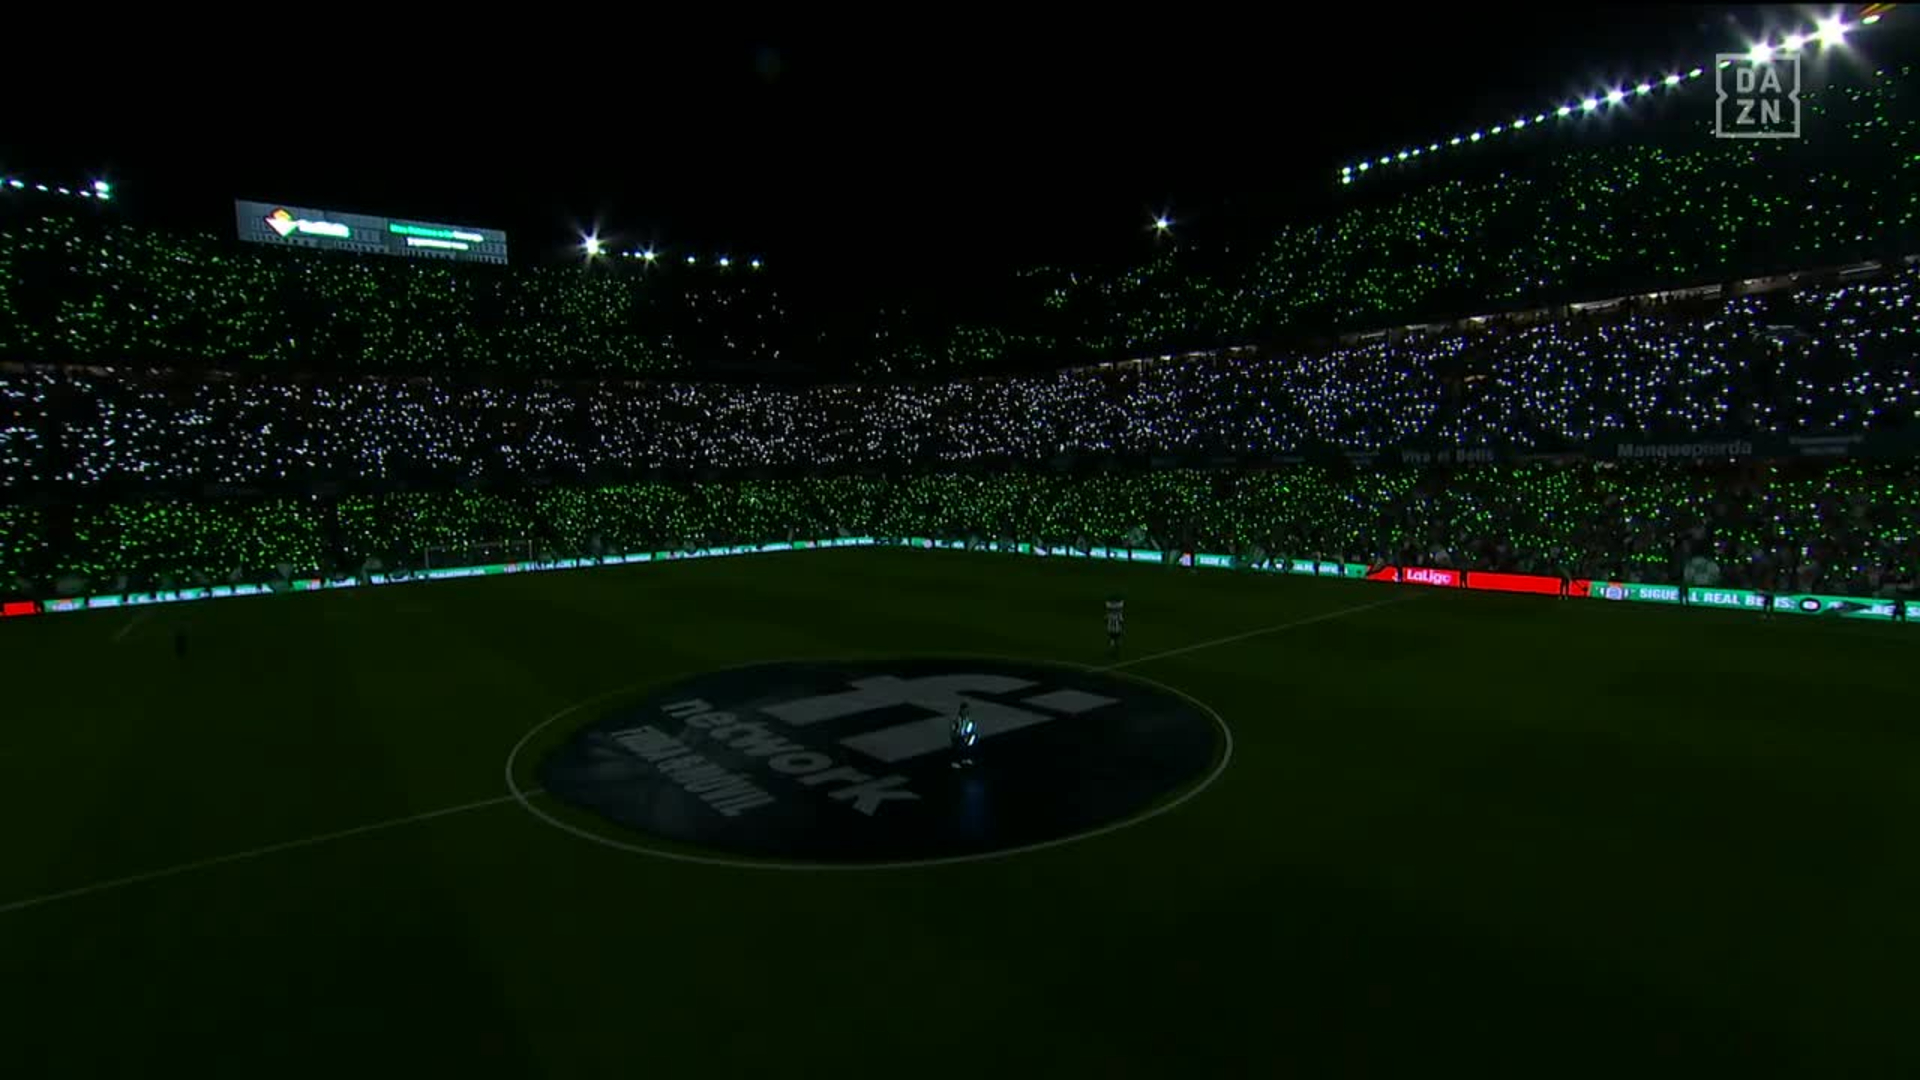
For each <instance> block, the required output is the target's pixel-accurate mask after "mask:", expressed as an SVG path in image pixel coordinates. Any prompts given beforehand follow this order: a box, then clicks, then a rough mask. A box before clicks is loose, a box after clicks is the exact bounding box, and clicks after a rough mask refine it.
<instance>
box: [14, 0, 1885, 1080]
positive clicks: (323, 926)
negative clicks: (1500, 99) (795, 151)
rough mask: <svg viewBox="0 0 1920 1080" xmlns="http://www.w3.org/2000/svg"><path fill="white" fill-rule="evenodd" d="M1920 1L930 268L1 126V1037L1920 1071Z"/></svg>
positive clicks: (728, 1067)
mask: <svg viewBox="0 0 1920 1080" xmlns="http://www.w3.org/2000/svg"><path fill="white" fill-rule="evenodd" d="M1770 17H1771V16H1770ZM1914 18H1915V13H1913V12H1909V11H1905V10H1901V9H1900V8H1899V6H1897V5H1866V6H1864V7H1863V6H1860V5H1849V6H1846V7H1844V8H1838V9H1834V10H1833V11H1825V10H1822V11H1820V12H1817V13H1808V14H1806V16H1805V17H1804V18H1802V17H1801V16H1800V15H1799V14H1795V13H1785V14H1780V15H1779V18H1778V19H1776V20H1775V21H1776V22H1778V23H1779V24H1780V26H1789V25H1790V26H1791V27H1792V28H1793V29H1791V30H1790V31H1789V30H1780V29H1779V28H1778V27H1775V28H1774V30H1772V31H1769V32H1770V33H1771V34H1772V38H1771V40H1770V41H1769V42H1763V43H1761V44H1759V45H1756V46H1752V47H1748V48H1747V49H1746V55H1744V56H1742V55H1740V54H1731V55H1730V56H1729V57H1722V58H1719V59H1718V60H1717V61H1716V62H1713V63H1709V62H1708V61H1707V60H1706V58H1704V57H1702V58H1700V60H1701V62H1700V63H1699V64H1698V66H1694V65H1692V64H1687V65H1682V66H1680V67H1675V68H1672V69H1671V70H1666V71H1662V72H1659V73H1657V74H1656V73H1653V68H1651V67H1650V68H1647V72H1648V73H1649V77H1648V78H1647V80H1646V81H1644V82H1641V81H1638V79H1637V77H1634V78H1628V79H1626V80H1625V81H1621V80H1618V79H1615V80H1614V81H1613V82H1612V83H1610V84H1609V85H1610V86H1611V87H1612V92H1611V93H1608V92H1607V90H1606V89H1605V88H1602V89H1601V90H1599V91H1597V92H1596V93H1595V94H1594V96H1590V97H1582V96H1574V97H1572V98H1569V99H1567V100H1565V101H1564V103H1560V104H1542V105H1540V106H1538V107H1535V108H1525V107H1524V103H1520V104H1516V105H1514V106H1513V107H1512V108H1510V109H1509V110H1508V112H1510V113H1512V114H1513V115H1512V116H1511V118H1509V119H1505V120H1502V121H1500V122H1498V123H1492V124H1489V123H1487V122H1481V121H1478V120H1475V121H1472V122H1478V123H1481V126H1480V127H1477V128H1472V127H1469V128H1463V129H1461V130H1460V132H1458V133H1457V134H1456V133H1454V132H1443V131H1435V132H1432V133H1431V136H1432V137H1431V139H1430V140H1429V141H1425V142H1411V141H1410V142H1407V143H1405V144H1404V146H1399V145H1395V146H1379V147H1373V148H1367V147H1360V148H1359V149H1356V150H1355V152H1354V153H1353V154H1351V155H1349V156H1348V157H1346V158H1344V159H1341V160H1335V161H1324V162H1323V161H1313V162H1310V163H1303V164H1298V165H1297V166H1288V167H1289V168H1296V167H1297V169H1298V170H1299V171H1303V172H1312V173H1313V176H1314V177H1315V183H1317V184H1319V185H1320V187H1321V188H1322V189H1324V190H1318V192H1317V194H1316V195H1315V196H1314V197H1312V198H1287V199H1276V200H1273V201H1272V202H1270V203H1245V202H1243V203H1241V204H1237V205H1236V206H1234V207H1232V208H1231V209H1221V210H1220V211H1219V212H1217V213H1213V214H1212V215H1211V216H1209V218H1208V219H1207V221H1206V222H1205V224H1204V226H1194V227H1189V226H1187V225H1185V224H1184V223H1182V222H1180V221H1176V220H1172V219H1170V218H1169V217H1168V216H1166V214H1164V213H1161V212H1158V211H1156V212H1155V216H1154V217H1152V218H1151V219H1150V220H1149V224H1148V225H1147V226H1145V227H1144V229H1143V232H1144V233H1145V234H1146V240H1144V241H1143V245H1144V246H1143V247H1142V248H1140V249H1139V250H1136V251H1135V252H1134V255H1133V257H1130V258H1124V259H1116V258H1113V257H1109V256H1107V255H1102V256H1101V257H1093V256H1092V255H1091V254H1090V255H1089V257H1088V258H1087V259H1086V260H1085V261H1084V262H1078V263H1074V264H1067V263H1064V262H1061V263H1057V264H1056V265H1047V266H1029V267H1027V268H1025V269H1022V270H1020V271H1018V272H1017V273H1007V274H1003V275H1000V276H999V277H998V278H995V279H992V280H985V279H984V278H983V279H981V280H978V281H973V280H969V281H967V282H966V283H965V285H964V286H961V287H955V286H953V285H952V284H951V283H941V282H934V281H923V282H907V283H901V284H898V285H897V286H896V287H894V288H893V291H891V292H888V293H885V294H881V293H868V292H859V291H856V290H853V289H851V288H850V289H848V290H847V291H846V295H843V296H836V295H835V293H834V290H833V288H832V286H831V283H823V282H821V281H820V280H818V278H817V276H812V277H810V275H809V272H808V270H807V269H806V268H805V267H796V266H793V265H791V264H788V263H783V262H782V260H781V259H779V258H777V257H774V256H771V255H768V256H765V257H763V256H762V255H760V254H758V253H757V252H755V251H754V250H751V249H747V248H733V249H728V250H730V251H731V252H732V253H730V254H727V253H722V252H721V250H720V249H719V248H718V247H717V246H716V247H713V248H709V249H707V250H704V251H700V252H693V253H690V252H689V250H687V249H680V248H674V249H669V248H666V247H658V246H656V245H655V244H653V243H652V242H650V241H643V240H639V239H635V238H633V237H628V236H623V237H615V236H613V235H612V234H611V233H609V235H608V236H607V237H606V238H605V239H602V238H601V237H600V236H599V235H598V234H593V235H592V236H591V238H590V239H589V240H587V241H583V245H584V246H583V249H582V250H577V251H571V252H570V253H569V255H568V257H567V258H565V259H557V258H552V257H545V256H543V255H542V254H541V245H540V244H539V243H537V242H529V243H522V242H521V240H520V238H519V237H518V236H515V237H512V238H511V245H510V243H509V238H508V237H507V236H506V235H505V234H503V233H501V232H499V231H497V230H493V229H491V228H484V229H483V227H482V226H480V225H466V224H445V223H443V219H444V220H445V221H454V220H456V219H457V220H461V221H464V220H465V215H464V214H463V213H460V212H456V211H455V210H454V209H449V210H448V211H447V212H446V213H444V214H441V215H438V216H433V215H429V216H427V217H420V218H413V217H402V216H393V217H378V216H376V215H375V213H374V211H377V210H379V209H380V208H378V207H371V206H369V207H363V208H361V209H360V210H351V211H349V210H341V211H333V210H320V209H313V208H305V207H304V204H301V206H300V207H292V208H289V207H288V206H287V204H277V203H269V202H261V201H256V200H255V196H257V195H263V194H267V193H262V192H250V191H249V192H235V193H233V194H234V195H235V196H244V199H243V201H241V202H240V203H238V204H236V205H238V206H239V207H240V208H241V209H240V211H239V213H240V215H241V220H240V234H241V235H240V236H239V237H236V236H234V235H233V234H232V233H216V232H212V231H207V230H205V229H197V228H193V227H188V226H183V225H182V224H180V222H179V221H178V220H177V218H169V217H168V215H167V214H165V213H157V212H153V211H152V208H151V207H150V206H146V207H142V206H139V205H138V200H137V199H131V198H129V197H128V195H127V193H126V192H125V191H123V190H122V189H121V188H120V187H117V186H115V184H116V183H117V181H112V182H110V181H108V180H104V179H96V178H93V177H63V178H52V177H37V176H30V175H25V174H24V173H23V174H22V175H20V176H14V175H12V174H11V173H9V172H7V171H6V170H5V169H4V168H0V657H4V658H5V660H4V664H3V665H0V667H4V671H5V684H6V689H7V697H8V704H7V705H6V706H5V707H4V709H0V715H4V716H5V717H6V720H5V722H4V723H0V778H3V781H4V782H0V805H4V806H5V807H6V808H7V810H8V811H10V812H9V813H8V814H7V817H6V820H7V822H8V824H6V825H5V826H0V837H4V838H5V839H6V840H7V841H8V847H9V850H10V851H11V852H12V855H13V857H12V858H11V859H9V860H8V864H7V867H6V868H5V869H0V958H3V959H0V976H4V980H3V981H4V983H5V984H6V986H7V987H8V989H6V990H5V991H0V1015H5V1016H7V1017H9V1018H11V1019H12V1020H13V1021H14V1022H15V1023H14V1025H10V1028H11V1031H10V1037H9V1038H8V1039H7V1040H6V1043H5V1048H4V1050H0V1060H7V1061H9V1062H13V1061H17V1062H18V1066H17V1070H18V1071H17V1073H15V1072H10V1073H9V1075H16V1074H17V1075H19V1076H23V1077H28V1076H32V1077H39V1076H47V1077H52V1076H93V1075H173V1074H180V1075H187V1074H189V1073H192V1074H201V1073H208V1072H212V1073H215V1074H219V1075H224V1074H225V1072H227V1071H238V1070H239V1069H240V1068H241V1067H243V1066H244V1068H245V1069H246V1071H248V1072H249V1073H250V1074H255V1075H257V1074H260V1073H262V1072H265V1073H268V1074H270V1075H274V1076H292V1075H303V1076H304V1075H316V1076H317V1075H327V1076H339V1075H342V1074H343V1073H350V1074H354V1075H401V1074H415V1075H418V1074H423V1073H426V1074H441V1075H464V1076H493V1075H499V1076H580V1075H619V1074H626V1075H637V1074H640V1073H642V1072H647V1071H654V1070H657V1071H661V1072H665V1073H668V1074H678V1073H681V1072H694V1071H699V1072H704V1073H718V1074H720V1075H748V1074H771V1073H773V1072H774V1071H776V1070H777V1071H778V1072H779V1073H780V1074H782V1075H796V1076H798V1075H827V1074H834V1075H845V1073H846V1072H847V1071H850V1070H853V1069H874V1070H885V1071H892V1070H894V1069H895V1068H899V1069H903V1070H908V1071H911V1072H913V1073H915V1074H916V1075H955V1076H963V1075H964V1076H978V1075H981V1073H982V1072H983V1070H995V1069H998V1070H1003V1071H1009V1072H1013V1073H1015V1074H1018V1075H1046V1074H1065V1075H1099V1076H1135V1075H1139V1076H1248V1075H1267V1074H1276V1075H1294V1074H1298V1075H1352V1076H1362V1075H1364V1076H1375V1075H1380V1076H1389V1075H1392V1076H1400V1075H1415V1074H1422V1075H1423V1074H1427V1073H1439V1074H1441V1075H1455V1074H1458V1075H1476V1076H1479V1075H1508V1074H1513V1075H1520V1074H1525V1075H1533V1076H1542V1075H1545V1076H1589V1075H1591V1076H1610V1077H1611V1076H1619V1075H1622V1074H1623V1073H1627V1072H1633V1073H1650V1074H1652V1075H1657V1076H1666V1075H1673V1076H1700V1075H1742V1076H1774V1075H1779V1076H1856V1075H1857V1076H1879V1075H1885V1076H1903V1075H1916V1074H1920V1045H1917V1044H1915V1043H1914V1042H1913V1040H1912V1039H1911V1038H1910V1034H1909V1032H1908V1028H1909V1027H1910V1024H1909V1022H1908V1016H1907V1014H1908V1013H1909V1012H1910V1011H1911V1010H1910V1008H1909V1007H1908V1006H1907V1005H1906V1002H1908V1001H1910V1000H1912V999H1913V997H1914V995H1915V993H1916V990H1917V989H1920V988H1916V987H1915V986H1914V981H1915V976H1914V974H1913V972H1914V971H1916V970H1920V935H1916V934H1915V933H1914V931H1913V930H1912V929H1911V925H1912V920H1911V917H1910V914H1909V913H1910V912H1911V910H1912V909H1913V907H1914V906H1915V905H1916V904H1920V871H1916V870H1915V869H1914V866H1913V861H1912V860H1911V859H1910V858H1908V857H1907V856H1906V850H1907V844H1906V843H1905V838H1906V837H1907V836H1908V835H1909V834H1908V832H1907V827H1908V826H1910V825H1920V788H1916V786H1915V785H1914V784H1913V771H1914V769H1913V763H1914V761H1915V760H1916V759H1915V754H1916V752H1920V732H1916V730H1915V729H1914V728H1912V727H1911V726H1910V725H1909V723H1908V721H1909V719H1910V715H1911V713H1912V710H1911V708H1910V707H1909V705H1910V700H1911V697H1912V671H1913V670H1914V669H1913V667H1912V665H1913V663H1914V650H1915V649H1916V648H1920V631H1915V630H1911V629H1909V628H1908V624H1909V623H1910V622H1914V621H1920V593H1916V591H1915V584H1916V579H1915V575H1916V572H1920V107H1916V102H1917V101H1920V74H1916V72H1915V69H1914V67H1913V65H1912V63H1910V62H1909V60H1910V58H1911V57H1912V56H1913V55H1914V54H1913V52H1912V50H1911V49H1910V48H1909V46H1910V45H1911V44H1912V42H1913V40H1914V33H1915V28H1914V27H1913V26H1911V25H1910V24H1911V23H1912V22H1913V20H1914ZM1869 37H1871V38H1872V40H1871V41H1869V40H1868V39H1869ZM1849 42H1857V43H1859V45H1860V50H1859V53H1858V56H1857V57H1855V59H1857V60H1858V62H1847V63H1840V62H1827V61H1826V58H1827V57H1829V56H1830V55H1839V54H1840V53H1841V51H1842V50H1843V49H1848V48H1852V45H1850V44H1849ZM1870 46H1871V47H1870ZM1903 50H1904V51H1903ZM1849 55H1851V54H1849ZM1803 58H1804V59H1805V61H1806V62H1805V63H1804V64H1802V62H1801V61H1802V59H1803ZM1866 58H1870V62H1869V60H1868V59H1866ZM1635 62H1636V63H1638V62H1639V61H1635ZM777 66H778V65H777V64H776V63H775V62H774V61H773V60H771V59H766V58H763V60H762V67H763V68H764V69H765V72H763V73H770V72H772V71H773V69H774V68H776V67H777ZM1736 70H1739V71H1748V70H1751V71H1754V72H1759V74H1758V75H1755V76H1753V77H1752V79H1751V80H1750V81H1746V82H1742V81H1740V80H1739V79H1736V78H1735V77H1734V76H1733V74H1732V73H1733V72H1735V71H1736ZM1789 70H1790V72H1791V74H1792V78H1793V79H1794V83H1793V85H1794V87H1795V89H1796V91H1797V93H1796V94H1795V95H1794V96H1793V97H1792V98H1786V97H1782V98H1780V99H1779V100H1780V101H1782V102H1786V103H1787V104H1790V105H1791V106H1792V109H1793V110H1794V111H1793V112H1792V113H1791V114H1790V118H1791V121H1792V125H1793V127H1792V129H1791V137H1772V136H1769V137H1763V138H1747V137H1731V138H1729V137H1715V136H1716V134H1721V135H1724V134H1725V133H1726V132H1725V131H1724V130H1723V129H1724V128H1725V127H1726V126H1727V125H1729V124H1734V123H1738V122H1743V121H1738V120H1735V119H1730V118H1729V115H1728V114H1727V113H1726V112H1724V111H1720V112H1716V110H1715V103H1716V90H1717V89H1718V90H1719V91H1720V97H1721V98H1725V97H1727V96H1728V95H1727V93H1726V92H1725V91H1726V88H1727V87H1733V88H1734V90H1735V93H1734V94H1733V95H1732V96H1734V97H1736V98H1737V97H1738V96H1739V95H1740V94H1747V93H1755V94H1757V93H1760V92H1761V91H1760V90H1758V89H1756V87H1762V86H1764V85H1766V84H1765V83H1764V80H1765V79H1767V78H1772V77H1774V76H1775V75H1777V74H1779V73H1780V72H1783V71H1789ZM767 77H768V78H769V79H772V78H773V75H772V74H767ZM1803 78H1804V79H1805V80H1806V81H1805V83H1804V85H1803V84H1802V82H1801V80H1802V79H1803ZM1548 90H1549V91H1551V90H1552V88H1548ZM1536 96H1538V95H1536ZM1549 98H1550V94H1549ZM1543 100H1545V99H1543ZM1736 104H1737V102H1736ZM1723 107H1724V106H1723ZM1771 108H1772V105H1769V106H1768V109H1771ZM1588 115H1592V116H1594V117H1597V118H1607V117H1613V119H1610V120H1607V122H1606V123H1601V122H1600V120H1598V119H1596V120H1594V121H1593V122H1587V121H1584V120H1582V117H1585V116H1588ZM1768 115H1769V116H1771V115H1772V114H1771V113H1768ZM1780 122H1781V123H1782V124H1784V123H1785V121H1780ZM1783 130H1784V129H1783ZM1773 134H1775V135H1778V134H1781V132H1774V133H1773ZM1363 153H1364V154H1365V155H1366V156H1361V155H1362V154H1363ZM4 165H5V162H4V161H0V166H4ZM265 207H275V208H277V209H275V210H274V211H273V212H272V213H269V214H264V215H263V214H262V213H261V210H262V208H265ZM363 211H364V212H363ZM353 230H358V232H357V233H356V232H354V231H353ZM470 248H472V249H475V250H469V249H470ZM509 252H510V253H511V254H509ZM467 256H471V257H467ZM1123 598H1124V605H1123V606H1124V610H1125V612H1126V615H1127V620H1126V623H1125V627H1126V632H1125V635H1124V644H1120V643H1119V642H1120V640H1121V638H1120V635H1119V634H1118V633H1117V625H1118V624H1114V625H1115V626H1116V632H1115V633H1114V635H1113V644H1112V645H1109V637H1108V634H1107V633H1106V632H1105V630H1104V627H1101V626H1096V624H1095V615H1096V614H1102V613H1104V612H1105V611H1107V610H1109V609H1108V608H1107V607H1106V605H1107V604H1108V602H1109V601H1111V602H1113V603H1114V604H1115V605H1116V607H1114V608H1112V609H1111V610H1115V611H1118V610H1120V605H1121V601H1122V599H1123ZM1110 649H1111V651H1109V650H1110ZM962 707H964V708H965V709H966V710H969V711H968V712H967V713H966V720H967V724H968V728H967V730H968V731H969V732H970V733H971V732H973V731H974V730H975V725H977V729H978V733H979V743H978V746H977V747H975V746H974V744H973V742H972V741H971V735H970V737H969V741H968V742H967V746H968V751H967V753H965V754H963V755H958V756H956V755H955V753H954V748H953V746H952V744H951V737H950V735H949V731H950V730H956V729H957V728H955V727H954V725H952V723H951V721H952V719H953V717H954V715H955V714H956V710H957V709H960V708H962ZM109 1021H110V1022H109ZM103 1025H105V1026H107V1027H109V1028H110V1032H111V1034H110V1035H102V1034H101V1032H100V1028H101V1027H102V1026H103ZM829 1040H831V1041H832V1042H835V1043H841V1042H844V1043H847V1044H848V1045H847V1046H844V1047H835V1046H829V1045H827V1044H828V1042H829ZM895 1055H899V1056H901V1057H902V1059H903V1060H902V1061H901V1062H899V1063H891V1062H888V1061H887V1059H888V1058H890V1057H892V1056H895Z"/></svg>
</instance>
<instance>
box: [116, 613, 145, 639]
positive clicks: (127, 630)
mask: <svg viewBox="0 0 1920 1080" xmlns="http://www.w3.org/2000/svg"><path fill="white" fill-rule="evenodd" d="M152 617H153V611H152V610H151V609H149V610H147V611H142V612H140V613H139V614H137V615H135V616H134V617H133V618H131V619H128V620H127V625H125V626H123V627H121V628H120V629H118V630H116V631H114V633H113V643H114V644H115V645H118V644H120V643H121V642H122V641H125V640H127V635H128V634H131V633H133V629H134V627H136V626H139V625H140V624H141V623H143V622H146V621H147V620H148V619H150V618H152Z"/></svg>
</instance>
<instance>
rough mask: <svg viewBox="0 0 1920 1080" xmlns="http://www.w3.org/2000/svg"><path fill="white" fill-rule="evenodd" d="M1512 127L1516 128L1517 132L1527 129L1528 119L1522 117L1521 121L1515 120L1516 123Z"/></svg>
mask: <svg viewBox="0 0 1920 1080" xmlns="http://www.w3.org/2000/svg"><path fill="white" fill-rule="evenodd" d="M1512 126H1513V127H1514V128H1515V129H1516V130H1517V129H1519V128H1523V127H1526V126H1527V118H1526V117H1524V116H1522V117H1520V118H1519V119H1517V120H1515V121H1514V122H1513V124H1512Z"/></svg>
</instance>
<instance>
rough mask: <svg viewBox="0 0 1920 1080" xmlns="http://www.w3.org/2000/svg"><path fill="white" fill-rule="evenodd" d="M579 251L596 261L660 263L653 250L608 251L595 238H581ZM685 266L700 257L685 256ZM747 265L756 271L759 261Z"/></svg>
mask: <svg viewBox="0 0 1920 1080" xmlns="http://www.w3.org/2000/svg"><path fill="white" fill-rule="evenodd" d="M580 250H581V251H584V252H586V255H587V258H589V259H597V258H599V257H600V256H602V255H613V256H618V257H619V258H622V259H638V260H640V261H641V262H648V263H651V262H659V261H660V253H659V252H658V251H655V250H654V249H653V248H641V249H640V250H638V251H608V250H607V246H606V244H605V243H604V242H602V241H601V239H600V238H599V237H597V236H588V237H584V238H582V239H581V241H580ZM733 262H734V260H733V258H732V257H731V256H728V255H721V256H717V257H716V258H715V259H714V260H713V264H714V265H715V266H720V267H729V266H732V265H733ZM687 265H688V266H698V265H700V256H698V255H689V256H687ZM747 265H748V266H749V267H751V268H753V269H755V270H758V269H760V260H759V259H748V260H747Z"/></svg>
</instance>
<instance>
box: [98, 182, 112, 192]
mask: <svg viewBox="0 0 1920 1080" xmlns="http://www.w3.org/2000/svg"><path fill="white" fill-rule="evenodd" d="M93 190H95V191H98V192H101V193H102V194H104V193H106V192H109V191H112V190H113V185H112V184H109V183H107V182H106V181H105V180H95V181H94V182H93Z"/></svg>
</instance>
